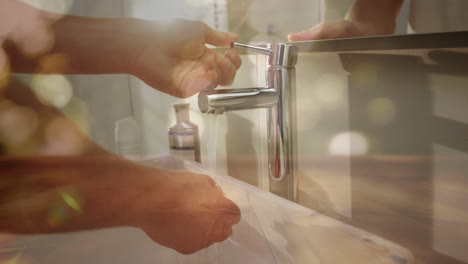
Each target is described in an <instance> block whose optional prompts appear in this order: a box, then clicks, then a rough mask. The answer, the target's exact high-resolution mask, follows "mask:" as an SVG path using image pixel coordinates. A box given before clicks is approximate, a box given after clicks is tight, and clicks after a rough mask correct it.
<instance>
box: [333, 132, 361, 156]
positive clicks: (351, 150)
mask: <svg viewBox="0 0 468 264" xmlns="http://www.w3.org/2000/svg"><path fill="white" fill-rule="evenodd" d="M328 151H329V153H330V154H332V155H346V156H348V155H352V156H355V155H365V154H366V153H367V152H368V151H369V142H368V140H367V139H366V137H365V136H364V135H362V134H361V133H357V132H344V133H340V134H338V135H336V136H334V137H333V138H332V140H331V141H330V144H329V146H328Z"/></svg>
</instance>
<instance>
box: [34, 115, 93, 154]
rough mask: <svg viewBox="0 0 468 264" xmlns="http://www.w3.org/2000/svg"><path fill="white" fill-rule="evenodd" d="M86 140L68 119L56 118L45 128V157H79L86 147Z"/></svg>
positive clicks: (43, 152)
mask: <svg viewBox="0 0 468 264" xmlns="http://www.w3.org/2000/svg"><path fill="white" fill-rule="evenodd" d="M85 143H86V142H85V138H84V137H83V134H81V131H80V130H79V129H78V128H77V127H76V126H75V125H74V123H73V122H71V121H70V120H68V119H66V118H56V119H54V120H52V121H50V122H49V123H48V124H47V127H46V128H45V146H44V148H43V150H42V151H41V153H42V154H43V155H79V154H81V153H82V152H83V151H84V149H85V147H86V145H85Z"/></svg>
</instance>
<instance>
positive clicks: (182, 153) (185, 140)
mask: <svg viewBox="0 0 468 264" xmlns="http://www.w3.org/2000/svg"><path fill="white" fill-rule="evenodd" d="M174 110H175V114H176V120H177V122H176V124H175V125H173V126H171V127H170V128H169V129H168V133H169V148H170V152H171V154H172V155H174V156H177V157H181V158H183V159H188V160H194V161H197V162H201V157H200V137H199V134H198V126H197V125H195V124H194V123H192V122H191V121H190V115H189V104H176V105H174Z"/></svg>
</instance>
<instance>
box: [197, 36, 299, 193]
mask: <svg viewBox="0 0 468 264" xmlns="http://www.w3.org/2000/svg"><path fill="white" fill-rule="evenodd" d="M235 47H242V48H247V49H248V50H250V51H252V52H255V53H259V54H264V55H267V65H266V87H260V88H244V89H222V90H205V91H202V92H201V93H200V94H199V96H198V106H199V108H200V111H201V112H202V113H216V114H221V113H224V112H227V111H236V110H245V109H256V108H268V118H267V122H268V135H267V138H268V168H269V170H268V171H269V176H270V177H269V191H270V192H272V193H275V194H277V195H279V196H282V197H284V198H287V199H289V200H292V201H295V200H296V193H297V191H296V186H297V183H296V181H297V180H296V177H295V175H294V173H295V164H296V163H295V162H294V158H295V157H294V152H293V151H294V149H295V148H293V145H294V143H293V140H294V138H293V135H292V133H293V128H294V127H295V123H294V121H295V111H294V107H293V106H294V102H293V100H295V66H296V63H297V56H298V55H297V54H298V48H297V47H296V46H294V45H291V44H285V43H269V44H267V45H266V47H258V46H251V45H246V44H240V43H232V45H231V48H235Z"/></svg>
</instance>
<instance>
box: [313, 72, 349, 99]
mask: <svg viewBox="0 0 468 264" xmlns="http://www.w3.org/2000/svg"><path fill="white" fill-rule="evenodd" d="M314 86H315V90H314V96H315V98H316V99H317V100H318V101H319V102H320V103H322V105H324V106H336V105H339V104H341V103H343V102H344V101H345V98H346V90H345V88H346V84H345V83H343V81H342V80H341V79H340V78H339V77H338V76H336V75H332V74H323V75H321V76H320V77H319V79H318V80H317V82H316V84H315V85H314Z"/></svg>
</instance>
